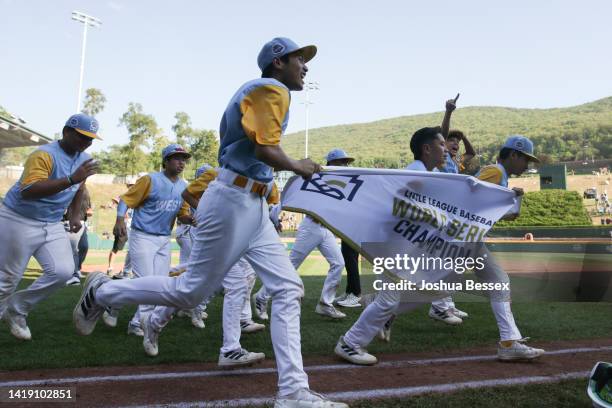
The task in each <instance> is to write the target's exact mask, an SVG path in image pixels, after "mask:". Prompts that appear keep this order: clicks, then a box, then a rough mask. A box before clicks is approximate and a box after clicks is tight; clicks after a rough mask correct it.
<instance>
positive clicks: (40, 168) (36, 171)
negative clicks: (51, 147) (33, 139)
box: [21, 150, 53, 190]
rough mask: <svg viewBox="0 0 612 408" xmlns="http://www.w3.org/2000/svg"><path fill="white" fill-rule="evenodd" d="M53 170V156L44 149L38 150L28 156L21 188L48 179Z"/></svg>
mask: <svg viewBox="0 0 612 408" xmlns="http://www.w3.org/2000/svg"><path fill="white" fill-rule="evenodd" d="M52 171H53V158H52V157H51V155H50V154H49V153H47V152H45V151H43V150H36V151H35V152H33V153H32V154H30V155H29V156H28V159H27V160H26V163H25V166H24V169H23V175H22V176H21V189H22V190H23V189H25V188H27V187H29V186H31V185H32V184H34V183H36V182H37V181H41V180H47V179H48V178H49V176H50V175H51V172H52Z"/></svg>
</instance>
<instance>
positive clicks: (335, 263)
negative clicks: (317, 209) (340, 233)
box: [289, 216, 344, 305]
mask: <svg viewBox="0 0 612 408" xmlns="http://www.w3.org/2000/svg"><path fill="white" fill-rule="evenodd" d="M315 248H319V251H321V254H322V255H323V256H324V257H325V259H326V260H327V262H328V263H329V271H328V272H327V277H326V278H325V282H324V283H323V290H322V291H321V299H320V302H321V303H323V304H325V305H332V304H333V303H334V298H335V297H336V290H337V289H338V286H340V281H341V280H342V269H344V258H343V257H342V252H341V251H340V246H339V245H338V244H337V243H336V237H335V236H334V234H332V233H331V232H330V231H329V230H328V229H327V228H325V227H324V226H322V225H321V224H318V223H317V222H315V221H314V220H313V219H312V218H310V217H308V216H306V217H305V218H304V220H303V221H302V223H301V224H300V226H299V228H298V231H297V235H296V237H295V244H294V245H293V249H291V253H290V254H289V259H290V260H291V263H292V264H293V267H294V268H295V269H296V270H297V269H298V268H299V267H300V265H301V264H302V262H304V260H305V259H306V257H307V256H308V255H309V254H310V253H311V252H312V251H313V250H314V249H315Z"/></svg>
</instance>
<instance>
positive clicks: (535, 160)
mask: <svg viewBox="0 0 612 408" xmlns="http://www.w3.org/2000/svg"><path fill="white" fill-rule="evenodd" d="M521 153H523V154H524V155H525V156H527V158H528V159H529V161H532V162H534V163H539V162H540V159H538V158H537V157H535V156H534V155H532V154H529V153H525V152H521Z"/></svg>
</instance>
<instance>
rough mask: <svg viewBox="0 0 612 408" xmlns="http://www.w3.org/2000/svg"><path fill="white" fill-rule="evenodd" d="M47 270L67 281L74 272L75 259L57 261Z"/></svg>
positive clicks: (59, 278)
mask: <svg viewBox="0 0 612 408" xmlns="http://www.w3.org/2000/svg"><path fill="white" fill-rule="evenodd" d="M47 272H49V273H51V274H53V275H55V276H56V277H57V279H58V280H60V281H67V280H68V279H70V278H71V277H72V275H73V274H74V261H72V259H66V260H65V261H62V262H57V263H56V264H55V265H53V266H52V267H50V268H49V269H48V270H47Z"/></svg>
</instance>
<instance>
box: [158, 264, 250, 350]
mask: <svg viewBox="0 0 612 408" xmlns="http://www.w3.org/2000/svg"><path fill="white" fill-rule="evenodd" d="M249 276H250V277H251V278H249ZM254 278H255V271H254V270H253V267H252V266H251V264H249V263H248V262H247V260H246V259H244V258H241V259H240V260H239V261H238V262H236V264H235V265H234V266H232V267H231V268H230V270H229V271H228V272H227V275H225V278H223V289H224V291H225V296H224V297H223V346H222V347H221V353H227V352H229V351H234V350H238V349H240V348H241V346H240V331H241V329H240V322H241V321H242V320H243V316H244V314H245V304H250V303H251V302H249V297H248V296H249V295H248V291H249V284H250V282H249V280H250V281H251V282H253V283H254V282H255V279H254ZM251 288H252V286H251ZM249 312H250V306H249ZM250 319H251V316H248V317H245V318H244V320H250ZM154 324H155V323H154Z"/></svg>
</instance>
